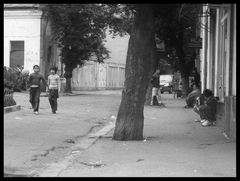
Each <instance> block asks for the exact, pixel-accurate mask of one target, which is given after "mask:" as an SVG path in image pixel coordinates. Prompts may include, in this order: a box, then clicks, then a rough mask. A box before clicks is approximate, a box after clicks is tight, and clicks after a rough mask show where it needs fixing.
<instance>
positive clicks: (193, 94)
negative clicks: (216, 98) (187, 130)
mask: <svg viewBox="0 0 240 181" xmlns="http://www.w3.org/2000/svg"><path fill="white" fill-rule="evenodd" d="M200 95H201V91H200V88H199V87H198V86H197V85H195V84H193V91H192V92H190V93H189V94H188V96H187V98H186V103H187V105H186V106H184V107H185V108H193V106H194V104H195V102H196V98H197V97H199V96H200Z"/></svg>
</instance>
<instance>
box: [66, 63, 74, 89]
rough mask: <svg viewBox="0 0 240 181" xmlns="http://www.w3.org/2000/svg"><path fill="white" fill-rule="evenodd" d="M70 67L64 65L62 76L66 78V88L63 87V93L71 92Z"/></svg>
mask: <svg viewBox="0 0 240 181" xmlns="http://www.w3.org/2000/svg"><path fill="white" fill-rule="evenodd" d="M72 71H73V69H72V68H68V67H67V66H66V67H65V73H64V77H65V78H66V88H65V91H64V92H65V93H72V84H71V81H72V80H71V78H72Z"/></svg>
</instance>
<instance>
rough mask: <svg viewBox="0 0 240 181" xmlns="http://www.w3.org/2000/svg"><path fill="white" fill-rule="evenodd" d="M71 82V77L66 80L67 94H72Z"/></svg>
mask: <svg viewBox="0 0 240 181" xmlns="http://www.w3.org/2000/svg"><path fill="white" fill-rule="evenodd" d="M71 81H72V80H71V78H69V77H67V78H66V89H65V92H66V93H72V84H71Z"/></svg>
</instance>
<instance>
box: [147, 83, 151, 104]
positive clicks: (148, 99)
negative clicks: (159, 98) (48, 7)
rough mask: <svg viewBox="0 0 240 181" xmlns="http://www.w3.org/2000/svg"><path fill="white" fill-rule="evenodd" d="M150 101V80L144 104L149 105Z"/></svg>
mask: <svg viewBox="0 0 240 181" xmlns="http://www.w3.org/2000/svg"><path fill="white" fill-rule="evenodd" d="M151 101H152V84H151V82H149V83H148V88H147V93H146V101H145V105H150V104H151Z"/></svg>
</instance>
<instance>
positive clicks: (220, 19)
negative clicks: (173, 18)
mask: <svg viewBox="0 0 240 181" xmlns="http://www.w3.org/2000/svg"><path fill="white" fill-rule="evenodd" d="M203 15H205V16H203V17H202V19H201V24H202V25H203V27H204V28H202V29H201V30H202V31H201V37H202V40H203V41H202V49H201V56H200V57H201V58H200V59H201V60H200V69H201V71H200V72H201V90H202V91H203V90H204V89H206V88H207V89H211V90H212V91H213V92H214V96H216V97H218V99H219V100H218V105H217V126H219V127H220V128H221V129H222V130H223V131H224V133H226V135H227V136H228V137H230V138H231V139H233V140H235V139H236V96H237V92H236V4H207V5H204V6H203Z"/></svg>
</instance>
